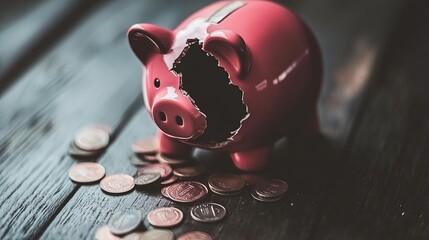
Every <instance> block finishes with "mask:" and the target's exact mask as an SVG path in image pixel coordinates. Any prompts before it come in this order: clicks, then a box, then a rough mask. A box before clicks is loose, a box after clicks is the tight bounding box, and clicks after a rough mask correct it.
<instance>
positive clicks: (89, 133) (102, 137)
mask: <svg viewBox="0 0 429 240" xmlns="http://www.w3.org/2000/svg"><path fill="white" fill-rule="evenodd" d="M109 138H110V136H109V134H108V133H107V132H106V131H105V130H103V129H101V128H86V129H83V130H81V131H79V133H78V134H76V136H75V139H74V142H75V144H76V146H77V147H78V148H80V149H82V150H85V151H97V150H101V149H103V148H105V147H106V146H107V145H108V144H109Z"/></svg>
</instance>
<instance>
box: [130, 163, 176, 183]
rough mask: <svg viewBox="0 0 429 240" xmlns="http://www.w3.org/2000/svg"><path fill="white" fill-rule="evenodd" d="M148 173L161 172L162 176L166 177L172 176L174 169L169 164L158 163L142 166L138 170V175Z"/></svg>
mask: <svg viewBox="0 0 429 240" xmlns="http://www.w3.org/2000/svg"><path fill="white" fill-rule="evenodd" d="M146 173H159V174H160V175H161V178H162V179H164V178H166V177H168V176H170V174H171V173H172V169H171V167H170V166H168V165H165V164H161V163H156V164H150V165H147V166H144V167H141V168H139V169H138V170H137V176H139V175H141V174H146Z"/></svg>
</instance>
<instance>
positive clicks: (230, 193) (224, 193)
mask: <svg viewBox="0 0 429 240" xmlns="http://www.w3.org/2000/svg"><path fill="white" fill-rule="evenodd" d="M209 187H210V186H209ZM210 190H211V191H212V192H213V193H216V194H218V195H222V196H233V195H237V194H239V193H240V192H241V191H237V192H218V191H216V189H213V188H211V187H210Z"/></svg>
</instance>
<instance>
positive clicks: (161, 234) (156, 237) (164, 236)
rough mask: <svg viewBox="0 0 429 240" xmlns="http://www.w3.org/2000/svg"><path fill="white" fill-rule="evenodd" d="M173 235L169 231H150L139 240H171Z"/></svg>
mask: <svg viewBox="0 0 429 240" xmlns="http://www.w3.org/2000/svg"><path fill="white" fill-rule="evenodd" d="M173 239H174V233H173V232H172V231H170V230H161V229H151V230H149V231H146V232H144V233H143V234H142V235H141V237H140V240H173Z"/></svg>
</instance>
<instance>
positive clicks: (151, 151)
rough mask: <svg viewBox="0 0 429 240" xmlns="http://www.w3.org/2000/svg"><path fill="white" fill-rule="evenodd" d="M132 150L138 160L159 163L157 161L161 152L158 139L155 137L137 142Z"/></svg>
mask: <svg viewBox="0 0 429 240" xmlns="http://www.w3.org/2000/svg"><path fill="white" fill-rule="evenodd" d="M131 149H132V150H133V152H134V154H135V156H136V157H137V159H140V160H142V161H146V162H156V161H158V159H157V154H158V151H159V147H158V138H156V137H154V136H153V137H149V138H145V139H139V140H136V141H135V142H134V143H133V145H132V146H131ZM137 159H134V162H137ZM131 163H133V162H131Z"/></svg>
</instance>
